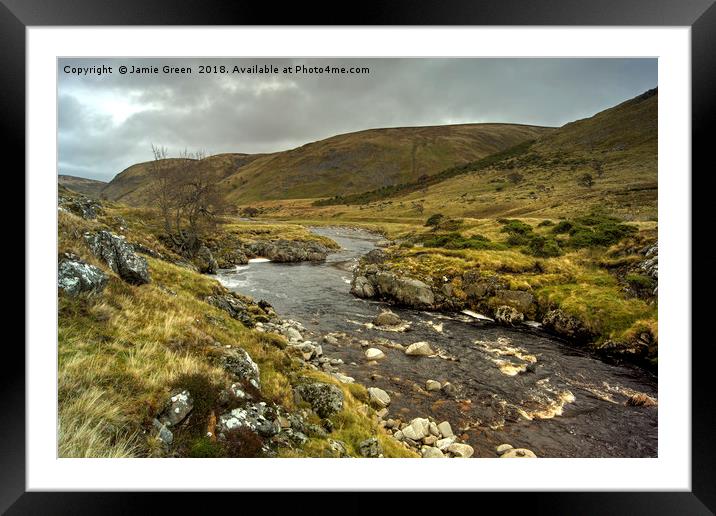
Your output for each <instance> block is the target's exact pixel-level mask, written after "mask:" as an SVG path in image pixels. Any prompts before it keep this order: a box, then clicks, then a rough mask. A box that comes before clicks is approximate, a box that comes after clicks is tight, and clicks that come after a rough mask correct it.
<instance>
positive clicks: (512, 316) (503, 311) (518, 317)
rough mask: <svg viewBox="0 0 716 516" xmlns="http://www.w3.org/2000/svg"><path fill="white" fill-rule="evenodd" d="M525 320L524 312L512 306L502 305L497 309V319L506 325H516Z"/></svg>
mask: <svg viewBox="0 0 716 516" xmlns="http://www.w3.org/2000/svg"><path fill="white" fill-rule="evenodd" d="M524 320H525V316H524V314H522V312H519V311H518V310H516V309H515V308H513V307H511V306H507V305H502V306H498V307H497V309H496V310H495V321H497V322H498V323H500V324H502V325H504V326H514V325H515V324H519V323H521V322H523V321H524Z"/></svg>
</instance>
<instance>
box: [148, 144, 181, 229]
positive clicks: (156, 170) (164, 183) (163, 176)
mask: <svg viewBox="0 0 716 516" xmlns="http://www.w3.org/2000/svg"><path fill="white" fill-rule="evenodd" d="M152 154H153V155H154V159H153V160H152V162H151V164H150V166H149V167H150V170H151V173H152V183H151V186H150V189H151V195H152V199H153V200H154V201H155V202H156V203H157V206H158V207H159V211H160V212H161V214H162V219H163V220H164V230H165V231H166V232H167V233H169V232H170V231H171V224H170V223H169V221H170V220H171V209H172V206H173V204H174V194H175V189H174V188H175V183H176V179H175V178H174V177H172V170H171V167H169V166H168V164H167V163H166V159H167V149H166V147H158V146H156V145H154V144H152Z"/></svg>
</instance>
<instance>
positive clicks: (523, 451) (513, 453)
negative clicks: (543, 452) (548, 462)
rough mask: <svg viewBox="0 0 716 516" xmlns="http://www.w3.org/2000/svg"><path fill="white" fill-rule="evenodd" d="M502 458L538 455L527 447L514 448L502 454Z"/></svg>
mask: <svg viewBox="0 0 716 516" xmlns="http://www.w3.org/2000/svg"><path fill="white" fill-rule="evenodd" d="M500 458H501V459H536V458H537V455H535V454H534V452H533V451H532V450H528V449H527V448H512V449H510V450H507V451H505V452H504V453H503V454H502V455H500Z"/></svg>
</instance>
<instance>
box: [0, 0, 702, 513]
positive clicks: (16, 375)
mask: <svg viewBox="0 0 716 516" xmlns="http://www.w3.org/2000/svg"><path fill="white" fill-rule="evenodd" d="M277 5H278V4H272V3H268V2H245V1H234V2H221V1H218V0H202V1H201V2H199V1H192V0H186V1H179V0H151V1H150V0H123V1H121V2H116V1H114V2H110V1H108V0H74V1H66V0H62V1H60V0H0V74H1V75H0V77H2V79H1V81H2V89H1V90H0V106H2V116H1V117H0V124H2V126H3V129H4V130H3V133H4V139H3V143H4V144H5V146H6V148H7V149H14V152H13V153H12V157H11V160H12V161H14V165H11V166H13V167H14V170H17V171H19V170H25V168H24V167H25V157H24V156H25V155H24V152H20V149H24V148H25V140H24V137H25V135H24V132H25V131H24V129H25V87H26V83H25V81H26V79H25V29H26V27H28V26H53V25H55V26H61V25H78V26H83V25H188V26H196V25H288V24H305V25H455V26H456V25H523V26H525V25H535V26H540V25H541V26H544V25H557V26H562V25H565V26H602V25H603V26H632V25H636V26H689V27H691V37H692V40H691V44H692V46H691V51H692V54H691V58H692V64H691V70H692V173H691V181H692V193H693V194H695V195H696V197H694V196H692V199H693V201H692V202H693V204H692V221H693V228H692V237H693V238H694V240H693V243H694V244H696V243H699V238H696V237H697V236H698V235H702V236H703V235H705V234H708V233H710V232H709V228H708V226H707V224H708V222H709V221H710V220H712V216H711V215H710V214H709V213H708V212H706V207H707V206H708V205H709V202H707V200H706V197H704V199H702V200H703V202H697V197H698V195H702V196H706V195H708V193H709V192H714V191H716V190H715V189H714V188H712V186H714V184H713V183H714V178H713V175H714V172H713V169H714V167H713V161H712V159H711V149H710V147H712V145H713V143H712V141H711V139H710V138H709V135H710V131H708V129H709V128H710V126H711V125H712V123H713V121H714V120H716V116H714V115H715V114H716V113H715V109H714V107H715V105H716V58H715V57H714V56H716V5H714V0H531V1H530V0H490V1H477V0H450V1H445V0H442V1H440V0H431V1H427V2H421V3H417V2H414V1H411V0H393V1H390V2H385V3H382V4H381V3H378V2H375V3H372V4H371V3H367V4H366V3H361V5H360V8H357V7H356V8H355V9H349V10H343V9H340V6H339V5H335V4H327V3H326V4H324V3H323V2H312V3H310V4H308V3H303V2H300V3H299V2H295V3H282V4H280V5H281V7H280V8H277ZM340 13H350V14H349V15H350V18H347V17H345V16H346V15H345V14H340ZM693 171H699V172H698V173H694V172H693ZM686 179H687V178H685V180H686ZM697 180H698V181H697ZM696 183H698V188H695V185H696ZM18 187H19V188H23V191H24V181H23V183H22V184H21V185H18ZM699 209H701V210H703V212H702V213H699V211H698V210H699ZM701 230H703V231H701ZM703 240H704V241H706V242H708V241H709V240H710V239H703ZM702 250H703V251H705V252H703V253H702V254H699V253H696V252H695V250H694V249H693V246H692V250H691V252H692V277H694V275H695V274H698V273H699V272H701V273H703V275H696V276H695V277H696V278H702V279H706V278H709V277H710V276H711V275H709V274H706V273H707V271H711V270H713V267H714V265H716V263H714V262H715V260H714V259H713V257H712V255H710V253H709V252H708V251H707V250H705V249H702ZM707 267H708V268H707ZM28 273H30V271H28V270H27V269H25V275H26V276H27V274H28ZM704 283H705V285H706V284H708V282H707V281H705V282H704ZM692 285H693V282H692ZM702 288H703V287H702ZM710 304H711V303H697V298H696V297H693V289H692V321H693V322H694V323H700V326H703V321H706V320H708V315H707V313H706V310H708V309H709V308H710V306H709V305H710ZM30 308H31V307H27V308H26V309H30ZM692 328H693V330H696V327H692ZM702 337H703V338H702V339H699V338H698V333H697V332H695V331H694V332H693V336H692V342H691V343H688V342H684V343H673V345H680V346H683V348H684V351H685V352H686V351H687V350H688V346H689V345H691V354H692V400H691V402H692V407H691V413H692V418H693V419H692V456H691V467H692V477H691V478H692V491H690V492H640V493H629V492H618V493H548V492H542V493H512V494H510V495H509V496H510V497H511V499H514V500H515V503H516V504H517V506H523V505H522V504H524V503H526V504H528V505H525V506H523V507H528V508H529V510H530V511H531V512H537V513H547V512H548V513H551V514H554V513H563V512H564V513H569V514H575V513H576V514H622V513H631V514H650V515H653V514H674V513H683V514H712V513H714V511H716V489H714V486H715V485H716V482H715V481H714V468H715V465H716V454H715V453H714V450H715V449H716V448H715V447H714V445H713V443H712V442H711V439H710V437H709V436H711V435H714V428H716V426H715V425H714V402H713V395H712V391H713V388H712V387H711V384H710V374H709V373H710V372H711V370H712V369H713V365H712V364H713V363H714V362H713V359H712V356H713V352H712V351H711V350H712V348H713V346H714V345H713V342H712V340H710V339H708V338H706V336H705V335H702ZM10 346H11V344H10V342H9V341H6V343H5V349H4V351H3V352H4V355H3V360H2V362H3V363H4V364H5V365H6V367H4V368H3V371H2V374H0V389H1V392H0V414H2V415H3V419H2V422H0V511H3V512H4V511H7V513H8V514H27V513H30V514H47V513H51V514H83V513H103V514H105V513H115V512H122V513H130V512H135V511H136V512H147V511H148V508H149V505H148V503H149V501H148V499H147V498H149V497H150V496H151V495H149V494H136V495H134V494H133V495H132V496H127V494H126V493H39V492H31V493H28V492H26V489H25V430H26V429H25V385H26V383H25V382H26V378H25V367H24V364H25V356H24V352H23V350H22V349H21V348H20V347H19V346H17V344H16V343H13V344H12V347H13V349H7V348H8V347H10ZM10 364H12V366H11V367H10V366H9V365H10ZM212 496H213V497H214V498H213V500H215V501H216V500H222V499H223V500H225V499H226V498H227V497H228V496H231V495H217V494H213V495H212ZM240 496H246V495H245V494H242V495H240ZM353 496H356V494H351V495H349V497H347V498H343V501H342V502H341V504H342V505H343V506H344V507H349V504H351V503H352V502H351V498H352V497H353ZM483 496H485V497H493V498H496V497H504V496H505V494H504V493H503V494H499V493H498V494H494V493H493V494H490V493H485V494H484V495H483ZM296 501H297V499H295V498H293V503H295V502H296ZM161 503H162V506H163V507H162V508H163V509H164V510H165V511H166V512H169V511H171V512H173V511H174V509H176V508H180V507H182V506H183V505H184V504H185V503H186V497H185V496H183V495H180V494H176V493H175V494H172V495H171V496H168V495H164V496H162V502H161Z"/></svg>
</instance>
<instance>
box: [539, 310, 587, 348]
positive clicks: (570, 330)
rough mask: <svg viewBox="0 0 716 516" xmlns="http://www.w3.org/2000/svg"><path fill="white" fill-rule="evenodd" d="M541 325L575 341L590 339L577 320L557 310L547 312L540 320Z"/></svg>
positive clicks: (584, 328)
mask: <svg viewBox="0 0 716 516" xmlns="http://www.w3.org/2000/svg"><path fill="white" fill-rule="evenodd" d="M542 324H543V325H544V327H545V328H547V329H548V330H552V331H553V332H555V333H557V334H559V335H561V336H563V337H567V338H568V339H572V340H575V341H583V340H587V339H589V337H590V332H589V331H588V330H587V329H586V327H585V326H584V325H583V324H582V322H581V321H580V320H579V319H577V318H576V317H573V316H571V315H569V314H567V313H565V312H564V311H562V310H561V309H559V308H558V309H556V310H551V311H550V312H547V313H546V314H545V316H544V318H543V319H542Z"/></svg>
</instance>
